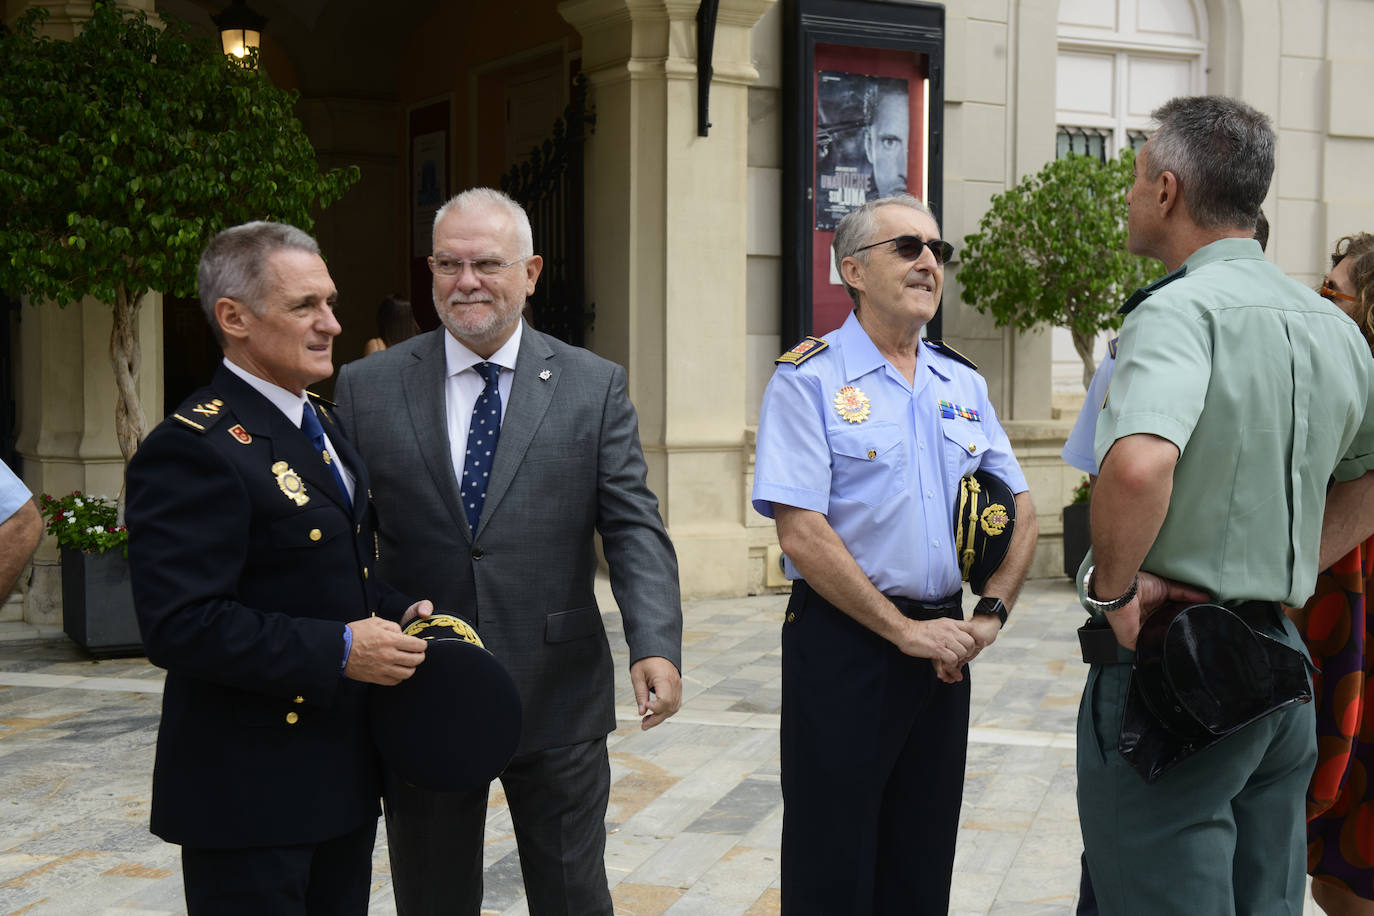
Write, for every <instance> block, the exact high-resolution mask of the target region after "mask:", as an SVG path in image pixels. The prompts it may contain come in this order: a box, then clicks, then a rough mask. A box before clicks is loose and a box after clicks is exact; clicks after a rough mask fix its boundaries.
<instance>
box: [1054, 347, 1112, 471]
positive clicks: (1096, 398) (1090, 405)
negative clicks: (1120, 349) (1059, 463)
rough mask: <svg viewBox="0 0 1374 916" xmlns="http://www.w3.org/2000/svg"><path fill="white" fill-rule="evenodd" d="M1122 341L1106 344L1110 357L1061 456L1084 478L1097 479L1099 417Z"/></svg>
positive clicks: (1090, 389) (1099, 368) (1094, 380)
mask: <svg viewBox="0 0 1374 916" xmlns="http://www.w3.org/2000/svg"><path fill="white" fill-rule="evenodd" d="M1120 339H1121V338H1119V337H1113V338H1112V339H1111V341H1110V342H1109V343H1108V344H1107V355H1106V356H1104V357H1102V362H1100V363H1098V364H1097V369H1096V370H1094V371H1093V378H1092V381H1091V382H1089V383H1088V396H1087V397H1085V398H1084V399H1083V407H1082V409H1081V410H1079V411H1078V419H1076V420H1074V421H1073V430H1072V431H1071V432H1070V433H1069V438H1068V441H1066V442H1065V443H1064V450H1063V451H1061V452H1060V453H1059V457H1060V458H1063V459H1064V461H1065V463H1066V464H1068V465H1069V467H1071V468H1077V469H1078V470H1080V471H1082V472H1083V473H1084V474H1088V475H1090V476H1092V477H1096V476H1097V458H1096V457H1095V456H1094V455H1093V436H1094V435H1096V433H1097V415H1098V414H1099V413H1101V412H1102V403H1103V402H1104V401H1106V400H1107V388H1108V386H1110V385H1111V383H1112V372H1113V371H1115V370H1116V344H1117V341H1119V340H1120Z"/></svg>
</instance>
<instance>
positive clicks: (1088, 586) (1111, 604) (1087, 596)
mask: <svg viewBox="0 0 1374 916" xmlns="http://www.w3.org/2000/svg"><path fill="white" fill-rule="evenodd" d="M1095 572H1097V567H1096V566H1089V567H1088V574H1087V575H1086V576H1084V577H1083V606H1084V607H1086V608H1087V609H1088V610H1090V611H1094V612H1096V613H1099V614H1109V613H1111V612H1112V611H1119V610H1121V609H1122V608H1123V607H1125V606H1126V605H1128V604H1130V603H1131V599H1132V598H1134V597H1135V592H1136V589H1137V588H1138V587H1139V585H1140V577H1139V576H1133V577H1132V578H1131V584H1130V587H1128V588H1127V589H1126V593H1125V594H1124V595H1122V596H1121V597H1119V598H1113V599H1112V600H1111V601H1099V600H1098V599H1096V598H1094V597H1093V573H1095Z"/></svg>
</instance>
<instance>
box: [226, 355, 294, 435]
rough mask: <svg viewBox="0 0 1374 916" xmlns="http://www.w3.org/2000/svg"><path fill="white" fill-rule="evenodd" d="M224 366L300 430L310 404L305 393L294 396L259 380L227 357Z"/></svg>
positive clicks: (283, 389) (279, 387) (278, 386)
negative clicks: (303, 416) (302, 418)
mask: <svg viewBox="0 0 1374 916" xmlns="http://www.w3.org/2000/svg"><path fill="white" fill-rule="evenodd" d="M224 366H225V368H227V369H228V370H229V371H230V372H232V373H234V374H235V375H237V376H238V377H239V378H241V379H243V380H244V381H245V382H247V383H248V384H249V385H251V386H252V387H253V390H254V391H256V392H257V393H258V394H260V395H262V396H263V397H265V398H267V400H269V401H271V402H272V403H273V404H274V405H275V406H276V408H277V409H278V410H280V411H281V412H282V413H284V414H286V419H288V420H290V421H291V422H292V423H293V424H295V426H296V427H297V428H300V425H301V415H302V414H303V413H304V412H305V405H306V404H308V403H309V402H310V398H309V397H308V396H307V395H306V393H305V392H304V391H302V392H301V393H300V394H292V393H291V392H289V391H287V390H286V389H285V388H283V387H281V386H280V385H274V384H273V383H271V382H269V381H267V380H266V379H262V378H258V377H257V376H256V375H254V374H253V373H251V372H249V371H248V370H247V369H245V368H243V367H242V366H240V365H238V364H237V363H235V362H232V361H231V360H230V359H229V357H227V356H226V357H224Z"/></svg>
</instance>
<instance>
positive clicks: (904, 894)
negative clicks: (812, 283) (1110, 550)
mask: <svg viewBox="0 0 1374 916" xmlns="http://www.w3.org/2000/svg"><path fill="white" fill-rule="evenodd" d="M951 253H952V249H951V248H950V246H949V245H948V244H947V243H945V242H943V241H941V240H940V238H939V227H938V225H937V224H936V222H935V218H934V216H933V215H932V214H931V213H930V211H929V210H928V209H926V207H925V206H924V204H922V203H920V202H919V201H917V200H916V199H915V198H913V197H909V196H906V195H901V196H897V197H889V198H882V199H879V200H874V201H870V202H868V203H866V204H864V205H863V206H862V207H860V208H859V209H857V210H855V211H854V212H853V213H850V214H849V215H848V216H846V217H845V218H844V220H842V221H841V223H840V225H839V227H838V228H837V230H836V232H835V241H834V255H835V263H836V264H837V265H838V268H839V272H840V276H841V278H842V279H843V281H844V284H845V287H846V289H847V290H848V292H849V294H850V296H851V297H852V298H853V300H854V303H855V310H854V313H853V314H852V315H850V316H849V318H848V319H847V320H846V321H845V323H844V325H842V326H841V327H840V328H839V329H837V330H836V331H834V332H833V333H832V334H828V335H826V336H825V337H824V338H808V339H807V340H805V341H803V342H802V343H800V344H798V345H797V346H796V347H795V348H793V350H791V351H790V352H788V353H786V354H784V355H783V356H782V357H781V358H780V359H779V360H778V361H779V362H780V363H782V364H783V365H781V366H780V368H779V369H778V370H777V372H776V373H775V374H774V376H773V379H772V381H771V382H770V383H769V385H768V390H767V391H766V393H765V394H764V399H763V407H762V410H761V413H760V417H759V435H758V449H757V456H756V470H755V478H754V493H753V501H754V507H755V509H757V510H758V511H759V512H761V513H762V514H764V515H766V516H769V517H772V518H775V519H776V522H777V527H778V540H779V542H780V543H781V545H782V548H783V551H784V553H785V554H786V557H787V564H786V565H787V575H788V577H789V578H790V579H792V580H793V586H792V600H791V602H790V603H789V604H788V608H787V618H786V623H784V625H783V643H782V652H783V656H782V659H783V660H782V666H783V699H782V735H781V745H782V791H783V802H784V809H783V828H782V908H783V912H784V913H786V914H795V913H816V914H836V913H902V914H913V913H916V914H926V913H929V914H936V913H938V914H944V913H946V912H947V911H948V906H949V886H950V877H951V873H952V869H953V862H954V843H955V837H956V835H957V832H958V819H959V806H960V801H961V790H962V786H963V776H964V759H965V749H966V745H967V739H968V715H969V680H968V669H967V668H966V667H965V666H966V664H967V662H968V661H969V660H970V659H972V658H973V657H974V656H975V655H977V654H978V652H979V651H981V650H982V649H983V648H985V647H986V646H988V645H989V644H991V643H992V641H993V640H994V639H995V638H996V637H997V633H998V631H999V629H1000V628H1001V626H1002V625H1003V623H1005V621H1006V615H1007V610H1008V608H1010V607H1011V605H1012V604H1013V603H1014V601H1015V599H1016V595H1017V593H1018V592H1019V590H1020V587H1021V583H1022V581H1023V580H1024V578H1025V575H1026V572H1027V570H1028V568H1029V566H1030V559H1031V555H1032V553H1033V551H1034V548H1035V539H1036V528H1035V510H1034V507H1033V506H1032V505H1031V501H1030V494H1029V492H1028V491H1027V487H1026V482H1025V477H1024V475H1022V473H1021V470H1020V468H1019V466H1018V465H1017V463H1016V459H1015V457H1014V456H1013V455H1012V453H1011V447H1010V444H1009V443H1008V441H1007V436H1006V434H1005V433H1004V432H1003V431H1002V428H1001V426H1000V425H999V424H998V422H997V415H996V413H995V411H994V410H993V407H992V403H991V402H990V401H989V399H988V393H987V384H986V383H985V382H984V381H983V378H982V377H981V376H980V375H978V373H977V372H976V371H974V370H975V367H974V366H973V365H972V364H971V363H969V362H968V361H967V360H966V359H964V358H963V357H962V356H960V355H959V354H958V353H956V352H954V351H953V350H951V349H950V348H948V347H944V346H941V345H938V344H935V343H933V342H931V341H926V340H922V338H921V329H922V328H923V327H924V326H925V325H926V323H927V322H928V321H930V319H931V318H932V317H934V315H935V311H936V309H937V307H938V306H939V303H940V292H941V288H942V286H943V283H944V264H945V262H946V261H947V260H948V259H949V257H950V255H951ZM976 470H977V471H983V472H988V473H990V474H992V475H993V476H995V477H997V478H999V479H1000V480H1001V481H1002V482H1003V483H1005V484H1006V486H1007V487H1008V488H1009V489H1010V491H1011V493H1013V494H1015V496H1014V500H1013V502H1014V505H1012V506H1001V507H1000V510H998V509H995V508H994V507H993V506H988V507H986V509H987V511H988V516H987V519H986V521H988V522H989V523H991V522H992V521H993V520H994V518H996V519H998V524H999V525H1001V524H1003V523H1004V522H1005V517H1006V516H1007V515H1010V514H1011V513H1012V512H1013V511H1014V513H1015V516H1016V519H1017V524H1016V527H1015V528H1014V530H1013V531H1012V533H1011V535H1010V544H1009V545H1008V549H1007V553H1006V555H1005V558H1004V559H1003V560H1002V563H1001V566H1000V568H998V569H997V571H996V572H995V573H993V574H992V576H991V578H989V579H988V580H987V581H986V583H985V584H983V585H982V588H981V591H982V593H983V595H984V596H985V597H984V598H983V600H981V601H980V602H979V603H978V605H977V607H976V608H975V609H974V613H973V615H972V616H971V617H970V618H969V619H965V618H964V615H963V611H962V607H961V599H962V592H961V570H960V562H959V558H957V557H956V551H955V546H954V537H955V527H954V511H955V507H956V505H957V503H956V500H957V499H958V494H959V492H960V480H961V478H962V477H963V476H964V475H966V474H970V473H972V472H974V471H976ZM1009 498H1010V497H1009ZM970 578H971V579H972V577H970Z"/></svg>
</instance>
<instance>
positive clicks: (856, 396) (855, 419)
mask: <svg viewBox="0 0 1374 916" xmlns="http://www.w3.org/2000/svg"><path fill="white" fill-rule="evenodd" d="M833 403H834V404H835V411H836V413H838V414H839V415H840V419H842V420H848V421H849V422H850V423H862V422H863V421H864V420H867V419H868V414H869V411H871V410H872V409H873V404H872V402H870V401H869V400H868V395H866V394H864V393H863V392H862V391H860V390H859V388H858V386H856V385H845V386H844V387H843V388H841V389H840V390H839V392H838V393H836V395H835V400H834V402H833Z"/></svg>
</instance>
